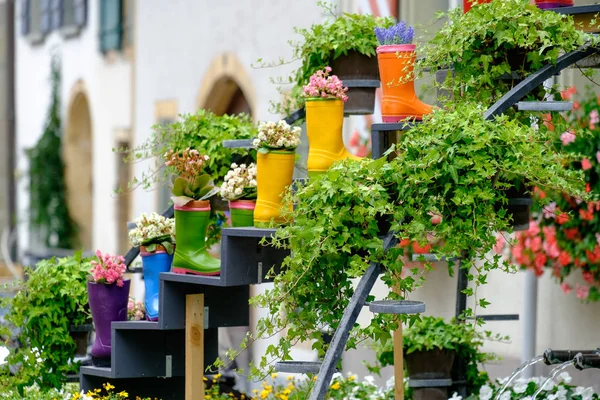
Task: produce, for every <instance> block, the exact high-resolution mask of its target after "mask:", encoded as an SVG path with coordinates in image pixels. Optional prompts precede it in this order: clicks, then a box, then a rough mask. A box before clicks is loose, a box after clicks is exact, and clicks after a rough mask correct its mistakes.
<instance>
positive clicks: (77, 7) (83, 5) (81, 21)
mask: <svg viewBox="0 0 600 400" xmlns="http://www.w3.org/2000/svg"><path fill="white" fill-rule="evenodd" d="M71 1H72V4H73V16H74V21H75V25H76V26H78V27H80V28H83V27H84V26H85V24H86V23H87V0H71Z"/></svg>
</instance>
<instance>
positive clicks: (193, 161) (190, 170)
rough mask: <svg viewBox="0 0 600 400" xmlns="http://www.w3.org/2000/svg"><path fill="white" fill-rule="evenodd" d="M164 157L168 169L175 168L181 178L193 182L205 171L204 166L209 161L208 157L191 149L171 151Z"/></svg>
mask: <svg viewBox="0 0 600 400" xmlns="http://www.w3.org/2000/svg"><path fill="white" fill-rule="evenodd" d="M164 157H165V160H166V161H165V165H166V166H167V167H172V168H174V169H175V170H176V171H177V173H178V174H179V176H181V177H182V178H185V179H187V180H189V181H193V180H194V179H195V178H196V177H197V176H198V175H200V174H201V173H202V171H204V166H205V165H206V162H207V161H208V160H209V157H208V156H204V155H202V154H200V153H199V152H198V150H194V149H191V148H189V147H188V148H187V149H185V150H183V151H175V150H173V149H171V150H169V151H167V152H166V153H165V155H164Z"/></svg>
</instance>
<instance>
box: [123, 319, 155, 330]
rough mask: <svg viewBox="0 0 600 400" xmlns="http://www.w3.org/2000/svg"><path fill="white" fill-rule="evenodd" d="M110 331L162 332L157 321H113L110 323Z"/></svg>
mask: <svg viewBox="0 0 600 400" xmlns="http://www.w3.org/2000/svg"><path fill="white" fill-rule="evenodd" d="M111 328H112V329H119V330H131V331H133V330H139V331H160V330H162V329H161V327H160V325H159V323H158V321H115V322H112V323H111Z"/></svg>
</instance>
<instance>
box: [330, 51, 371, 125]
mask: <svg viewBox="0 0 600 400" xmlns="http://www.w3.org/2000/svg"><path fill="white" fill-rule="evenodd" d="M332 58H333V56H332ZM330 67H331V69H332V73H334V74H335V75H337V77H338V78H340V79H341V80H342V81H343V82H344V85H345V86H347V87H348V92H347V95H348V101H347V102H346V104H345V105H344V115H369V114H373V112H374V110H375V90H377V88H378V87H379V69H378V68H377V58H376V57H370V56H367V55H365V54H361V53H359V52H358V51H349V52H348V54H342V55H340V56H339V57H338V58H336V59H334V60H333V61H331V65H330Z"/></svg>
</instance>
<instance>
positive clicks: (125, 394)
mask: <svg viewBox="0 0 600 400" xmlns="http://www.w3.org/2000/svg"><path fill="white" fill-rule="evenodd" d="M127 396H129V393H127V392H126V391H122V392H121V393H119V397H127Z"/></svg>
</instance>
